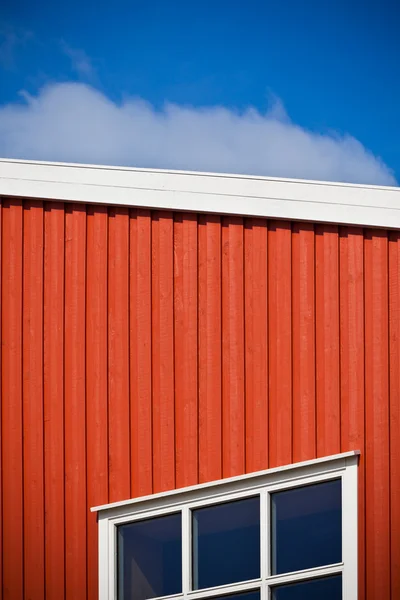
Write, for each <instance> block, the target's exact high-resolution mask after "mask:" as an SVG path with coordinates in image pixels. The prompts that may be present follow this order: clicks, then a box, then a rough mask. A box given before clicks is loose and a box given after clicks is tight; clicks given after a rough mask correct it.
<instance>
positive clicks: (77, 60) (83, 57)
mask: <svg viewBox="0 0 400 600" xmlns="http://www.w3.org/2000/svg"><path fill="white" fill-rule="evenodd" d="M60 47H61V50H62V52H64V54H65V55H66V56H68V58H69V59H70V60H71V67H72V69H73V70H74V71H75V72H76V73H77V75H79V77H82V78H83V79H88V80H91V79H92V78H93V76H94V74H95V71H94V68H93V65H92V62H91V60H90V58H89V57H88V55H87V54H86V52H85V51H84V50H80V49H79V48H72V47H71V46H70V45H69V44H67V43H66V42H65V41H64V40H61V42H60Z"/></svg>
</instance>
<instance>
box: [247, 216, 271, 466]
mask: <svg viewBox="0 0 400 600" xmlns="http://www.w3.org/2000/svg"><path fill="white" fill-rule="evenodd" d="M267 245H268V229H267V223H266V221H265V220H261V219H246V221H245V229H244V252H245V254H244V302H245V307H244V310H245V382H246V385H245V392H246V414H245V424H246V425H245V426H246V432H245V433H246V472H253V471H259V470H261V469H267V468H268V300H267V289H268V286H267V272H268V261H267V257H268V252H267Z"/></svg>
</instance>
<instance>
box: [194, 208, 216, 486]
mask: <svg viewBox="0 0 400 600" xmlns="http://www.w3.org/2000/svg"><path fill="white" fill-rule="evenodd" d="M198 244H199V249H198V250H199V256H198V261H199V289H198V294H199V296H198V319H199V325H198V327H199V358H198V360H199V482H200V483H203V482H205V481H213V480H216V479H220V478H221V477H222V363H221V358H222V348H221V343H222V342H221V339H222V336H221V328H222V321H221V293H222V292H221V223H220V218H219V217H218V216H205V215H199V232H198Z"/></svg>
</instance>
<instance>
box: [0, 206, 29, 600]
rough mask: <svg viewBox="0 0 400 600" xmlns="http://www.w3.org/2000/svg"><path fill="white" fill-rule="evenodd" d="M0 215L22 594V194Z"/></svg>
mask: <svg viewBox="0 0 400 600" xmlns="http://www.w3.org/2000/svg"><path fill="white" fill-rule="evenodd" d="M2 220H3V223H2V226H3V227H2V256H3V264H2V303H1V304H2V327H1V329H2V360H3V362H2V372H1V385H2V415H1V417H2V432H1V438H2V440H1V441H2V477H3V498H2V500H3V515H4V517H5V518H3V519H2V524H3V593H4V599H5V600H11V599H14V598H18V599H19V598H23V596H24V591H23V581H24V574H23V454H22V453H23V443H22V231H23V229H22V223H23V221H22V202H21V200H4V201H3V218H2ZM4 256H7V260H4Z"/></svg>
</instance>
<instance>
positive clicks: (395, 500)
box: [389, 231, 400, 600]
mask: <svg viewBox="0 0 400 600" xmlns="http://www.w3.org/2000/svg"><path fill="white" fill-rule="evenodd" d="M389 282H390V285H389V326H390V347H389V349H390V358H389V360H390V405H389V415H390V425H389V426H390V559H391V563H390V566H391V594H392V595H391V598H392V600H396V598H400V544H399V540H400V435H399V431H400V234H399V233H398V232H397V231H396V232H395V231H393V232H390V234H389Z"/></svg>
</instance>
